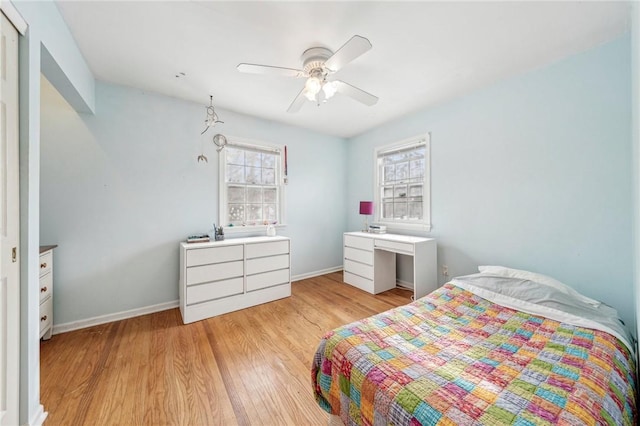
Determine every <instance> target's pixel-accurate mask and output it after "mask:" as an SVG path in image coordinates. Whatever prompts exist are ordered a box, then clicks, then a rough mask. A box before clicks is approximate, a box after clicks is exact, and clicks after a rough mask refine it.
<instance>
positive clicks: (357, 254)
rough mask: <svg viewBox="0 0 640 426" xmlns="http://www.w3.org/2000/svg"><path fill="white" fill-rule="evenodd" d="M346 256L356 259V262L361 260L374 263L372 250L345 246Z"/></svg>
mask: <svg viewBox="0 0 640 426" xmlns="http://www.w3.org/2000/svg"><path fill="white" fill-rule="evenodd" d="M344 258H345V259H349V260H355V261H356V262H360V263H366V264H367V265H373V252H372V251H367V250H360V249H357V248H353V247H345V248H344Z"/></svg>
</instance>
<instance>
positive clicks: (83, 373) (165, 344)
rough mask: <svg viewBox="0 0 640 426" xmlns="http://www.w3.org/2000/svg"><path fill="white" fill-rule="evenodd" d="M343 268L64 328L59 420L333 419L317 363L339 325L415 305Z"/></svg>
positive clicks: (52, 387) (45, 351) (58, 341)
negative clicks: (185, 318) (189, 320)
mask: <svg viewBox="0 0 640 426" xmlns="http://www.w3.org/2000/svg"><path fill="white" fill-rule="evenodd" d="M410 295H411V293H410V292H408V291H405V290H397V289H396V290H391V291H388V292H385V293H382V294H379V295H375V296H374V295H371V294H368V293H366V292H363V291H361V290H358V289H356V288H354V287H351V286H349V285H347V284H344V283H343V282H342V273H341V272H337V273H333V274H327V275H323V276H320V277H315V278H310V279H306V280H302V281H298V282H294V283H293V284H292V296H291V297H290V298H286V299H282V300H279V301H275V302H271V303H267V304H264V305H260V306H256V307H252V308H249V309H245V310H242V311H237V312H233V313H229V314H225V315H221V316H218V317H215V318H210V319H207V320H204V321H199V322H196V323H193V324H188V325H183V324H182V319H181V317H180V311H179V310H178V309H172V310H169V311H164V312H159V313H155V314H150V315H145V316H141V317H137V318H131V319H127V320H123V321H117V322H113V323H109V324H104V325H99V326H95V327H91V328H86V329H83V330H78V331H73V332H70V333H64V334H58V335H55V336H53V338H52V339H51V340H49V341H46V342H43V343H42V344H41V381H42V382H41V402H42V404H43V405H44V408H45V410H46V411H48V412H49V417H48V418H47V420H46V422H45V426H53V425H116V424H117V425H164V424H174V425H234V424H239V425H326V424H327V422H328V415H327V414H326V413H325V412H324V411H323V410H321V409H320V408H319V406H318V405H317V404H316V402H315V399H314V397H313V392H312V388H311V369H310V366H311V361H312V359H313V355H314V353H315V350H316V347H317V345H318V342H319V340H320V338H321V337H322V335H323V334H324V333H325V332H326V331H328V330H331V329H333V328H335V327H337V326H340V325H342V324H346V323H349V322H351V321H355V320H357V319H360V318H364V317H367V316H370V315H373V314H375V313H378V312H382V311H385V310H387V309H390V308H393V307H395V306H399V305H403V304H406V303H409V301H410V300H409V298H410Z"/></svg>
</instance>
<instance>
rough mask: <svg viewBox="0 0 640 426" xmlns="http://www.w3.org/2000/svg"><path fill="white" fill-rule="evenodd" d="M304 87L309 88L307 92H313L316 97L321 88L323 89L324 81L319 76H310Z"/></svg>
mask: <svg viewBox="0 0 640 426" xmlns="http://www.w3.org/2000/svg"><path fill="white" fill-rule="evenodd" d="M304 87H305V89H306V90H307V93H311V94H312V95H313V97H314V98H315V96H316V95H317V94H318V92H319V91H320V89H322V82H321V81H320V79H319V78H318V77H309V78H308V79H307V82H306V83H305V84H304Z"/></svg>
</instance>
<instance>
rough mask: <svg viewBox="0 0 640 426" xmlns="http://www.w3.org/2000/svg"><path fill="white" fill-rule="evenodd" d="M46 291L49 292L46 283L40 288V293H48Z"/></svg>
mask: <svg viewBox="0 0 640 426" xmlns="http://www.w3.org/2000/svg"><path fill="white" fill-rule="evenodd" d="M46 292H47V286H46V285H45V286H44V287H42V288H41V289H40V293H46Z"/></svg>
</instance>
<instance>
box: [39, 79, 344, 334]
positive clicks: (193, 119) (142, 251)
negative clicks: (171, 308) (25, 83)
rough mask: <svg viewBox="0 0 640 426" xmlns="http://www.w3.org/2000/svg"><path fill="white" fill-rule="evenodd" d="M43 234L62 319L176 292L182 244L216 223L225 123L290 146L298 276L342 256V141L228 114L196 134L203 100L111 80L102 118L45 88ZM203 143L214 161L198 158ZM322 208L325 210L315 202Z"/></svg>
mask: <svg viewBox="0 0 640 426" xmlns="http://www.w3.org/2000/svg"><path fill="white" fill-rule="evenodd" d="M42 98H43V99H42V100H43V103H42V129H43V131H42V147H41V150H42V151H41V188H40V208H41V240H42V242H43V243H51V244H58V245H59V247H58V248H57V249H56V251H55V263H54V264H55V267H54V282H55V295H56V297H55V298H54V311H55V313H56V314H55V316H54V321H55V323H56V324H65V323H69V322H73V321H78V320H83V319H87V318H92V317H96V316H100V315H105V314H113V313H116V312H121V311H125V310H129V309H135V308H141V307H146V306H150V305H155V304H160V303H165V302H170V301H174V300H177V298H178V243H179V242H180V241H183V240H184V239H185V237H186V236H187V235H188V234H191V233H194V232H208V231H209V229H210V228H211V226H212V223H213V222H217V221H218V219H217V217H218V203H217V193H218V166H217V154H216V152H215V150H214V149H213V148H214V146H213V144H212V143H211V138H212V136H213V135H214V134H215V133H216V132H217V131H220V132H222V133H225V134H228V135H234V136H239V137H244V138H249V139H257V140H263V141H265V142H269V143H276V144H284V145H287V146H288V159H289V185H288V186H287V188H286V191H287V218H288V226H287V227H286V228H285V229H279V230H278V233H280V234H282V235H287V236H289V237H291V239H292V247H293V250H292V275H294V276H295V275H302V274H308V273H312V272H315V271H322V270H325V269H328V268H335V267H340V265H341V264H342V232H343V230H344V229H345V228H346V217H345V215H344V211H345V190H344V182H345V181H346V155H345V153H346V146H345V144H346V142H345V141H344V140H343V139H339V138H334V137H330V136H324V135H320V134H317V133H313V132H310V131H307V130H302V129H300V128H294V127H289V126H285V125H280V124H276V123H273V122H269V121H264V120H260V119H256V118H252V117H249V116H246V115H242V114H238V113H233V112H230V111H225V110H217V112H218V114H219V116H220V118H221V119H222V120H223V121H224V122H225V123H224V124H223V125H220V127H219V128H218V127H216V128H215V129H213V130H209V132H207V133H206V134H205V136H203V137H200V132H201V131H202V123H203V122H204V118H205V104H207V103H208V96H206V94H205V95H203V103H202V104H201V105H199V104H194V103H190V102H185V101H180V100H176V99H173V98H169V97H165V96H161V95H156V94H151V93H147V92H143V91H140V90H137V89H130V88H125V87H121V86H115V85H110V84H105V83H97V84H96V111H97V113H96V115H86V114H78V113H76V112H75V111H74V110H73V109H72V108H71V107H70V106H69V105H68V104H67V103H66V102H65V101H64V100H63V99H62V98H61V97H60V96H59V95H57V93H55V91H53V90H52V89H51V87H50V86H49V85H48V84H46V82H45V84H44V85H43V97H42ZM201 142H204V143H205V150H206V152H205V154H206V155H207V156H208V158H209V163H208V164H203V163H200V164H198V163H197V162H196V157H197V156H198V154H200V149H201ZM322 205H326V206H329V208H318V207H316V206H322Z"/></svg>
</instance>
